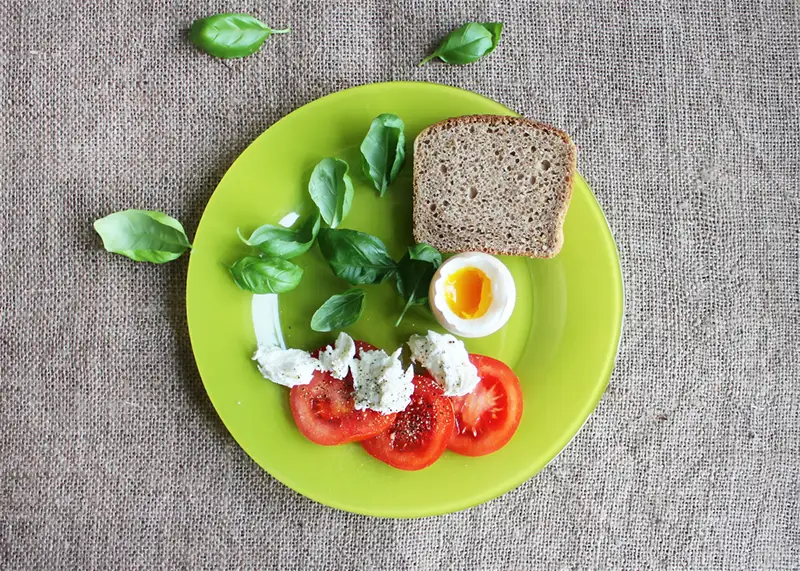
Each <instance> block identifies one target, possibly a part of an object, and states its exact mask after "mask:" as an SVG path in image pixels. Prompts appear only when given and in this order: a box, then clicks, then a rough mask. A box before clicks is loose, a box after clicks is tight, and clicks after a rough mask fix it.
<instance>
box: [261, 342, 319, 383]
mask: <svg viewBox="0 0 800 571" xmlns="http://www.w3.org/2000/svg"><path fill="white" fill-rule="evenodd" d="M253 360H254V361H256V362H257V363H258V370H259V371H260V372H261V374H262V375H264V377H265V378H267V379H269V380H270V381H272V382H273V383H277V384H279V385H283V386H285V387H295V386H297V385H307V384H308V383H310V382H311V379H313V378H314V371H317V370H320V369H321V368H322V366H321V365H320V362H319V361H318V360H317V359H315V358H314V357H312V356H311V355H310V354H309V353H308V352H307V351H302V350H300V349H281V348H280V347H276V346H274V345H259V346H258V350H257V351H256V353H255V355H253Z"/></svg>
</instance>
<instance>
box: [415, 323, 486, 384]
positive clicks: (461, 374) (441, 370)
mask: <svg viewBox="0 0 800 571" xmlns="http://www.w3.org/2000/svg"><path fill="white" fill-rule="evenodd" d="M408 346H409V347H410V348H411V359H413V360H414V361H416V362H417V363H419V364H420V365H421V366H423V367H425V368H426V369H427V370H428V372H429V373H430V374H431V375H432V376H433V378H434V379H436V380H437V381H439V383H440V384H441V385H442V386H443V387H444V394H445V396H449V397H455V396H463V395H466V394H469V393H471V392H472V389H474V388H475V386H476V385H477V384H478V383H479V382H480V380H481V379H480V377H479V376H478V370H477V369H476V368H475V365H473V364H472V363H471V362H470V360H469V353H467V349H466V347H464V343H463V342H462V341H459V340H458V339H456V338H455V337H453V336H452V335H449V334H444V335H442V334H440V333H436V332H435V331H428V334H427V335H424V336H423V335H412V336H411V338H410V339H409V340H408Z"/></svg>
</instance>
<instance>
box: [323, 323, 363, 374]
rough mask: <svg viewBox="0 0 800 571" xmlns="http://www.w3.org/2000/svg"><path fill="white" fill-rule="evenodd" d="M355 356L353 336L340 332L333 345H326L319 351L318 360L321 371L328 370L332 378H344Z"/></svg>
mask: <svg viewBox="0 0 800 571" xmlns="http://www.w3.org/2000/svg"><path fill="white" fill-rule="evenodd" d="M355 356H356V344H355V342H354V341H353V338H352V337H350V336H349V335H348V334H347V333H345V332H342V333H339V336H338V337H337V338H336V343H335V344H334V345H328V346H327V347H325V349H323V350H322V351H320V353H319V362H320V364H321V366H322V370H323V371H328V372H329V373H330V374H331V375H333V377H334V378H337V379H344V378H345V377H346V376H347V373H348V372H349V371H350V364H351V363H352V362H353V357H355Z"/></svg>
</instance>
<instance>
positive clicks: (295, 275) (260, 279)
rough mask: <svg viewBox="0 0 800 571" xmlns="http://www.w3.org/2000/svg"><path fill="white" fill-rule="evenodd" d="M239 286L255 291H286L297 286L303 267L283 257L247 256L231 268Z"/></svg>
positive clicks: (234, 279)
mask: <svg viewBox="0 0 800 571" xmlns="http://www.w3.org/2000/svg"><path fill="white" fill-rule="evenodd" d="M230 271H231V275H232V276H233V281H234V282H236V285H238V286H239V288H241V289H243V290H245V291H251V292H253V293H286V292H287V291H291V290H293V289H294V288H296V287H297V284H299V283H300V279H301V278H302V277H303V269H302V268H301V267H299V266H297V265H295V264H293V263H292V262H289V261H287V260H283V259H281V258H259V257H258V256H245V257H244V258H242V259H240V260H237V261H236V262H235V263H234V264H233V265H232V266H231V268H230Z"/></svg>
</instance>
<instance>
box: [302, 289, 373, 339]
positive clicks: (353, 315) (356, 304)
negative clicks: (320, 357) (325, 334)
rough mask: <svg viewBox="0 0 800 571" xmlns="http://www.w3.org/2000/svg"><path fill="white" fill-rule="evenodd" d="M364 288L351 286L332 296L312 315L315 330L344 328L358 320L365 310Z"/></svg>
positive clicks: (312, 326) (312, 324) (312, 325)
mask: <svg viewBox="0 0 800 571" xmlns="http://www.w3.org/2000/svg"><path fill="white" fill-rule="evenodd" d="M364 295H365V294H364V290H360V289H357V288H351V289H349V290H347V291H346V292H344V293H340V294H338V295H333V296H331V297H330V298H329V299H328V300H327V301H326V302H325V303H323V304H322V305H321V306H320V308H319V309H318V310H317V311H315V312H314V315H313V316H312V317H311V329H313V330H314V331H335V330H337V329H344V328H345V327H348V326H350V325H352V324H353V323H355V322H356V321H358V318H359V317H361V314H362V313H363V311H364Z"/></svg>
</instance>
